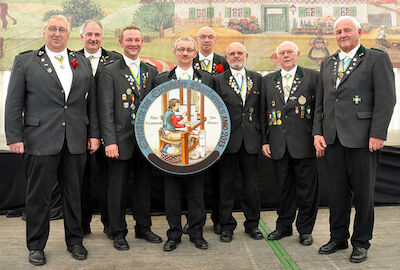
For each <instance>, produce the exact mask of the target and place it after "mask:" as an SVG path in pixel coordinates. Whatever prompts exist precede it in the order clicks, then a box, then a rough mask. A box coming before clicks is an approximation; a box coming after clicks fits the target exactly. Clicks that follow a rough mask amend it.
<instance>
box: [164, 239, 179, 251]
mask: <svg viewBox="0 0 400 270" xmlns="http://www.w3.org/2000/svg"><path fill="white" fill-rule="evenodd" d="M180 242H181V239H176V240H170V239H168V240H167V242H165V244H164V247H163V249H164V251H172V250H174V249H176V245H178V244H179V243H180Z"/></svg>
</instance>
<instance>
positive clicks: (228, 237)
mask: <svg viewBox="0 0 400 270" xmlns="http://www.w3.org/2000/svg"><path fill="white" fill-rule="evenodd" d="M232 236H233V232H232V231H230V230H224V231H222V232H221V235H220V236H219V239H220V240H221V242H231V241H232Z"/></svg>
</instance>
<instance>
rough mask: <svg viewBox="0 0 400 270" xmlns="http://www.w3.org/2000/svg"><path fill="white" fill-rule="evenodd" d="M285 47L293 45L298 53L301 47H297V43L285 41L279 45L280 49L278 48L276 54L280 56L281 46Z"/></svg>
mask: <svg viewBox="0 0 400 270" xmlns="http://www.w3.org/2000/svg"><path fill="white" fill-rule="evenodd" d="M283 45H292V46H293V47H295V49H296V53H298V52H299V47H297V45H296V43H294V42H292V41H288V40H287V41H284V42H282V43H281V44H279V45H278V47H276V50H275V52H276V54H278V52H279V48H280V47H281V46H283Z"/></svg>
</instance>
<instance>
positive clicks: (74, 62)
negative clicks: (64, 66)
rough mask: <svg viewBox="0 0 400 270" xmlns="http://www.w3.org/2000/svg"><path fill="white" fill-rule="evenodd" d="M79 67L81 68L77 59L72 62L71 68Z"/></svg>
mask: <svg viewBox="0 0 400 270" xmlns="http://www.w3.org/2000/svg"><path fill="white" fill-rule="evenodd" d="M79 66H80V64H79V63H78V60H76V59H74V60H71V67H73V68H77V67H79Z"/></svg>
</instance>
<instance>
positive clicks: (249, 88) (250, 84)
mask: <svg viewBox="0 0 400 270" xmlns="http://www.w3.org/2000/svg"><path fill="white" fill-rule="evenodd" d="M245 71H246V86H247V89H246V90H247V91H246V99H245V103H244V104H245V106H246V105H247V104H248V102H247V101H248V100H249V96H250V95H251V96H253V95H252V93H253V91H252V89H253V85H254V77H253V73H251V72H249V71H248V70H247V69H245Z"/></svg>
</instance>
